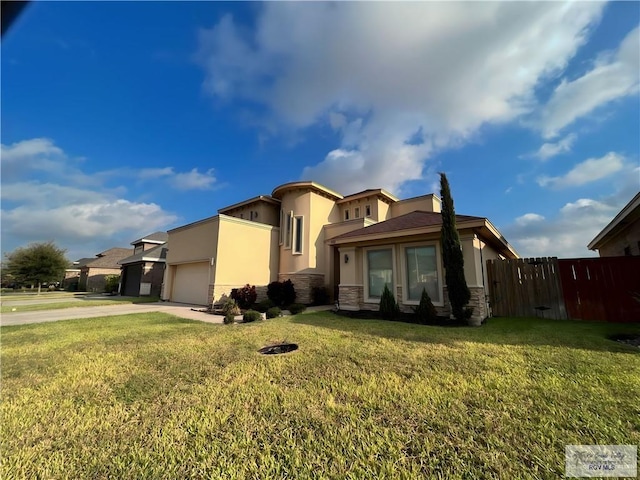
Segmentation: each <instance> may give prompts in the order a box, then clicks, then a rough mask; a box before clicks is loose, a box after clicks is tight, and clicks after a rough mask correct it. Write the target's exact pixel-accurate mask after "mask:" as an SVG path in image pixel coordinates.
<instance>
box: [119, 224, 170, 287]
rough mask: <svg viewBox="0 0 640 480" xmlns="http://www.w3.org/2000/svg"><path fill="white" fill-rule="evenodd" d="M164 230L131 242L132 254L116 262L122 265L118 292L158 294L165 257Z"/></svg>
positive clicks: (165, 234) (165, 239)
mask: <svg viewBox="0 0 640 480" xmlns="http://www.w3.org/2000/svg"><path fill="white" fill-rule="evenodd" d="M167 238H168V235H167V233H166V232H155V233H152V234H151V235H147V236H146V237H142V238H139V239H138V240H134V241H133V242H131V245H133V255H131V256H130V257H127V258H123V259H122V260H120V261H119V262H118V263H119V264H120V265H121V266H122V270H121V275H120V294H122V295H127V296H132V297H139V296H142V295H151V296H154V297H159V296H160V291H161V289H162V279H163V277H164V266H165V259H166V258H167V247H166V243H167Z"/></svg>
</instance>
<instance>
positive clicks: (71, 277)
mask: <svg viewBox="0 0 640 480" xmlns="http://www.w3.org/2000/svg"><path fill="white" fill-rule="evenodd" d="M92 260H94V258H81V259H80V260H76V261H75V262H73V264H72V266H71V267H70V268H67V269H65V271H64V280H62V288H64V289H69V290H74V291H75V290H78V288H79V284H80V269H81V268H82V267H83V266H84V265H86V264H87V263H88V262H90V261H92Z"/></svg>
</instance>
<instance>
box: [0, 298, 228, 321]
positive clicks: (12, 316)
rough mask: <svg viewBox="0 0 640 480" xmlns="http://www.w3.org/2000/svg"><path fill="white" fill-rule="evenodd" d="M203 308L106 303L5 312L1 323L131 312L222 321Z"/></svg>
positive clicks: (199, 306)
mask: <svg viewBox="0 0 640 480" xmlns="http://www.w3.org/2000/svg"><path fill="white" fill-rule="evenodd" d="M192 308H193V309H197V310H200V309H203V308H204V307H203V306H201V305H186V304H184V303H171V302H158V303H140V304H124V305H105V306H97V307H72V308H63V309H59V310H40V311H35V312H15V313H3V314H2V316H0V325H1V326H8V325H25V324H28V323H44V322H56V321H58V320H72V319H75V318H95V317H107V316H111V315H126V314H129V313H148V312H163V313H169V314H171V315H175V316H176V317H181V318H188V319H190V320H199V321H201V322H208V323H222V321H223V319H224V317H222V316H221V315H211V314H209V313H204V312H197V311H193V310H192Z"/></svg>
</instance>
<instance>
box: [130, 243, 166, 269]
mask: <svg viewBox="0 0 640 480" xmlns="http://www.w3.org/2000/svg"><path fill="white" fill-rule="evenodd" d="M166 258H167V247H165V246H163V245H158V246H157V247H153V248H150V249H149V250H145V251H144V252H138V253H136V254H135V255H131V256H130V257H126V258H123V259H122V260H120V261H119V262H118V263H119V264H120V265H130V264H132V263H138V262H142V261H145V262H164V261H165V259H166Z"/></svg>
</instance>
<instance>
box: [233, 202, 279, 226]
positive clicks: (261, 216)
mask: <svg viewBox="0 0 640 480" xmlns="http://www.w3.org/2000/svg"><path fill="white" fill-rule="evenodd" d="M279 212H280V207H279V206H278V205H273V204H270V203H267V202H264V201H262V202H255V203H252V204H249V205H244V206H242V207H239V208H234V209H232V210H227V211H225V212H224V215H227V216H229V217H235V218H240V219H243V220H249V221H253V222H258V223H264V224H267V225H273V226H276V227H277V226H278V223H279V222H280V219H279V215H280V213H279Z"/></svg>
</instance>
